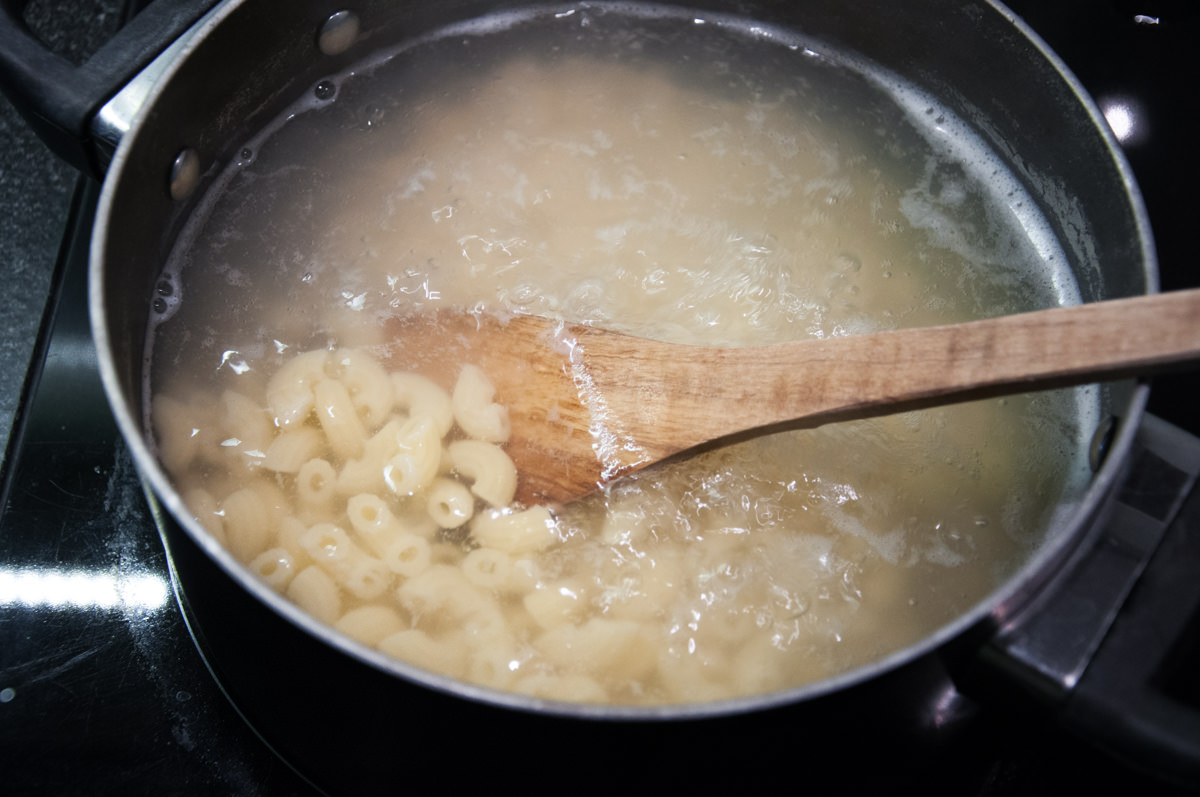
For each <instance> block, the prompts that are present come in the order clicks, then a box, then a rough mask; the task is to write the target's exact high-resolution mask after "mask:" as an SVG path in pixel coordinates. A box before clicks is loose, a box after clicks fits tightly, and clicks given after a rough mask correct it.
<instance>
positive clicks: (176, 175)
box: [171, 147, 200, 199]
mask: <svg viewBox="0 0 1200 797" xmlns="http://www.w3.org/2000/svg"><path fill="white" fill-rule="evenodd" d="M199 183H200V155H199V153H197V152H196V150H194V149H192V148H191V147H188V148H187V149H184V150H181V151H180V152H179V154H178V155H176V156H175V162H174V163H172V164H171V199H187V198H188V197H189V196H191V195H192V192H193V191H195V190H196V186H197V185H198V184H199Z"/></svg>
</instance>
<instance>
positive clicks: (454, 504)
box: [425, 478, 475, 529]
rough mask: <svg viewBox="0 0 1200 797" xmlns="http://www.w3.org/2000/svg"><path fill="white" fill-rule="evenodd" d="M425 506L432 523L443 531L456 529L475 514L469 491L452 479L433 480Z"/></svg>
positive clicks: (473, 500)
mask: <svg viewBox="0 0 1200 797" xmlns="http://www.w3.org/2000/svg"><path fill="white" fill-rule="evenodd" d="M425 506H426V509H427V511H428V512H429V517H431V518H433V522H434V523H437V524H438V526H440V527H442V528H444V529H456V528H458V527H459V526H461V525H463V524H464V523H466V522H467V521H468V520H470V519H471V516H472V515H474V514H475V499H474V498H472V497H471V491H470V490H468V489H467V488H466V487H463V486H462V484H461V483H459V482H456V481H454V480H453V479H445V478H442V479H435V480H434V482H433V485H432V486H430V488H429V496H428V498H427V499H426V502H425Z"/></svg>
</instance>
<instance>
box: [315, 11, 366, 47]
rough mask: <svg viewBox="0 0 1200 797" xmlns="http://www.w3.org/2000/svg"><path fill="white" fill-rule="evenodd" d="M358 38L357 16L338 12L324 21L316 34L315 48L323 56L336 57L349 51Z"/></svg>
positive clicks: (348, 12) (347, 12)
mask: <svg viewBox="0 0 1200 797" xmlns="http://www.w3.org/2000/svg"><path fill="white" fill-rule="evenodd" d="M357 38H358V14H355V13H354V12H353V11H339V12H337V13H336V14H334V15H332V16H331V17H329V19H327V20H325V24H324V25H322V26H321V30H319V31H318V32H317V47H319V48H320V49H321V52H323V53H324V54H325V55H338V54H339V53H344V52H346V50H349V49H350V45H352V44H354V40H355V39H357Z"/></svg>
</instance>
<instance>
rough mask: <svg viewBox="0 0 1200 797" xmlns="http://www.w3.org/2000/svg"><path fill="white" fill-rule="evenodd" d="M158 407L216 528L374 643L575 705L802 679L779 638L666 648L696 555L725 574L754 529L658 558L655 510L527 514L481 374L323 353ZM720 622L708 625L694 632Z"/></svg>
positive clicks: (320, 609) (322, 615) (205, 519)
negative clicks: (249, 385)
mask: <svg viewBox="0 0 1200 797" xmlns="http://www.w3.org/2000/svg"><path fill="white" fill-rule="evenodd" d="M260 399H261V400H260ZM152 410H153V413H154V417H153V425H154V432H155V436H156V440H157V442H158V447H159V453H160V456H161V458H162V462H163V464H164V466H165V467H166V468H167V469H168V470H169V471H170V472H171V474H172V475H173V476H174V477H175V478H176V479H177V481H178V482H179V483H180V484H181V485H182V486H183V489H182V495H183V497H184V501H185V503H186V505H187V507H188V510H189V511H190V512H191V513H192V514H193V515H194V516H195V517H196V518H197V519H198V520H199V521H200V523H201V525H202V526H204V528H205V529H206V530H208V531H209V533H211V534H212V536H213V537H214V538H215V539H216V540H218V541H219V542H220V543H221V544H222V545H224V546H225V547H226V548H227V549H228V550H229V551H230V552H231V553H232V554H233V555H234V556H235V557H236V558H237V559H239V560H240V561H242V562H244V563H245V564H246V566H247V568H248V569H249V571H250V572H251V573H253V574H254V575H256V576H257V577H258V578H260V579H262V581H263V582H264V583H266V584H267V585H269V586H270V587H271V588H273V589H275V590H276V591H278V592H280V593H281V594H283V595H285V596H287V598H288V599H290V600H291V601H293V602H294V603H295V604H297V605H298V606H299V607H300V608H302V609H303V610H304V611H306V612H308V613H309V614H310V615H312V616H313V617H314V618H316V619H317V620H319V621H321V622H323V623H326V624H328V625H331V626H332V627H334V628H335V629H337V630H339V631H341V632H342V633H344V634H346V635H347V636H348V637H351V638H353V639H355V640H357V641H359V642H360V643H362V644H364V645H368V646H372V647H376V648H378V649H379V650H380V651H382V652H384V653H386V654H388V655H392V656H395V657H397V658H401V659H404V660H406V661H408V662H409V663H411V664H412V665H414V666H416V667H421V668H424V669H428V670H432V671H436V672H440V673H443V674H445V675H448V676H450V677H454V678H466V679H468V680H472V681H475V682H478V683H481V684H484V685H486V686H491V687H493V688H497V689H506V690H517V691H522V692H525V693H528V694H531V695H535V696H539V697H543V698H548V699H558V700H570V701H585V702H603V701H611V700H614V699H617V700H632V701H643V700H648V701H649V702H660V701H679V700H687V699H691V698H689V695H691V696H694V695H703V696H705V697H709V696H711V697H714V698H719V697H725V696H729V695H730V692H729V691H728V690H729V689H730V688H733V689H737V688H753V689H756V690H761V689H764V688H770V684H771V683H774V682H775V679H786V673H782V672H781V669H782V664H781V663H780V662H781V660H780V659H779V658H778V657H777V656H775V657H773V656H772V650H771V648H770V646H767V647H766V648H763V647H762V646H761V645H758V646H752V645H749V644H746V645H745V646H744V650H743V651H742V652H741V653H740V654H738V653H729V654H724V655H712V654H705V656H704V657H703V658H702V657H700V656H698V655H691V654H690V653H687V652H686V650H685V652H682V653H681V652H680V651H681V648H679V647H678V646H672V645H671V644H668V643H667V642H665V641H664V639H665V638H666V637H667V636H668V632H667V631H666V630H665V628H666V626H667V625H668V624H671V623H674V627H676V628H678V627H682V626H681V625H680V623H679V622H678V621H677V620H674V619H673V616H672V611H674V610H673V609H672V608H671V607H673V606H674V605H675V601H676V596H677V595H678V594H679V593H680V592H681V591H683V590H684V589H685V588H686V587H687V586H688V584H687V581H688V574H689V573H690V572H692V571H693V570H695V569H697V568H696V567H695V563H697V562H698V563H700V566H701V569H704V570H705V572H711V573H713V574H720V573H721V572H722V570H721V568H722V567H723V565H722V562H723V561H725V559H726V556H727V551H726V549H727V548H728V547H729V546H730V545H732V544H740V540H739V539H737V538H730V539H729V540H726V541H724V542H722V541H719V540H718V541H717V542H715V543H712V544H710V545H709V546H708V547H706V548H705V550H706V551H708V553H707V554H705V556H703V557H701V556H700V554H699V553H698V552H697V551H698V550H699V549H698V547H697V546H696V544H695V543H693V544H690V545H689V546H688V547H685V548H680V549H671V548H666V549H660V550H656V551H655V553H654V555H653V557H650V556H646V555H643V554H641V553H637V552H639V551H643V550H649V549H650V546H651V545H653V544H654V542H655V541H656V539H657V538H660V537H662V536H663V534H664V529H663V528H662V527H661V525H660V523H659V521H657V520H656V519H655V517H656V516H655V514H654V513H653V512H648V511H646V510H645V509H644V508H643V507H641V506H640V505H636V504H631V503H628V502H626V503H622V502H621V501H616V500H615V499H606V500H614V503H613V504H612V505H611V506H609V505H607V504H606V511H605V512H604V514H603V515H602V516H601V520H600V522H599V523H598V524H597V527H596V528H595V529H594V530H593V531H592V532H591V535H590V540H589V539H583V540H581V539H578V538H573V537H572V535H573V534H574V532H573V531H571V530H570V529H564V528H563V527H562V526H561V524H560V522H559V520H558V519H557V518H556V517H555V516H554V515H553V514H552V513H551V511H550V510H549V509H548V508H547V507H544V506H533V507H523V506H514V505H513V497H514V495H515V493H516V487H517V479H518V474H517V470H516V467H515V466H514V465H513V462H512V460H511V459H510V458H509V456H508V454H507V453H506V452H505V450H504V448H503V441H505V440H506V439H507V437H508V432H509V426H508V417H507V413H506V411H505V409H504V408H503V407H501V406H500V405H499V404H497V403H495V401H494V390H493V389H492V386H491V384H490V383H489V382H488V381H487V379H486V377H485V376H484V374H483V372H482V371H481V370H480V369H478V368H475V367H473V366H467V367H464V368H463V369H462V372H461V373H460V375H459V377H458V379H457V381H456V382H455V384H454V386H453V390H452V391H451V392H447V391H446V390H444V389H443V388H442V387H440V386H439V385H437V384H436V383H434V382H433V381H431V380H429V379H428V378H426V377H424V376H421V375H418V374H411V373H401V374H395V373H392V374H389V373H387V372H386V371H385V370H384V369H383V367H382V366H381V365H380V364H379V363H378V362H377V361H376V360H375V359H374V358H373V357H372V356H371V355H370V354H368V353H366V352H364V351H333V350H318V351H311V352H307V353H303V354H300V355H298V356H295V357H294V358H292V359H291V360H290V361H288V362H287V363H285V364H284V365H283V367H281V368H280V369H279V371H278V372H277V373H276V374H275V375H274V376H273V377H271V378H270V379H268V380H267V382H266V384H265V393H264V394H263V395H262V396H261V397H256V396H255V395H254V394H253V392H252V391H248V390H244V389H241V390H237V391H234V390H227V391H225V392H223V393H222V394H221V395H220V396H219V397H215V398H213V397H204V396H199V397H193V398H192V399H190V400H188V401H181V400H179V399H176V398H172V397H170V396H165V395H161V396H156V397H155V398H154V401H153V406H152ZM576 536H577V535H576ZM572 546H573V547H572ZM616 552H625V553H623V554H621V555H617V553H616ZM630 552H634V554H635V555H630ZM738 619H739V621H740V618H738ZM720 625H721V623H720V622H715V621H713V620H712V619H708V620H706V621H705V624H704V625H702V626H699V628H698V631H696V632H695V639H698V640H701V641H704V642H705V643H706V644H707V642H706V640H708V639H709V638H710V637H712V636H713V629H714V628H718V627H719V626H720ZM726 625H729V626H730V628H733V631H731V632H730V633H728V634H725V637H726V638H728V639H737V640H739V644H741V643H742V642H743V641H745V640H746V638H747V637H746V635H745V634H744V633H743V632H742V629H740V627H739V628H734V626H735V625H736V623H734V622H733V621H732V620H730V621H728V622H726ZM751 625H753V623H751ZM726 630H728V629H726ZM734 632H736V633H734ZM723 644H727V643H723ZM731 685H732V686H731Z"/></svg>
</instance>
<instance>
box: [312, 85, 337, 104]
mask: <svg viewBox="0 0 1200 797" xmlns="http://www.w3.org/2000/svg"><path fill="white" fill-rule="evenodd" d="M313 94H314V95H316V98H317V99H318V100H332V99H333V97H334V95H335V94H337V84H336V83H334V82H333V81H332V80H322V81H321V82H320V83H318V84H317V85H316V87H315V88H313Z"/></svg>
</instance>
